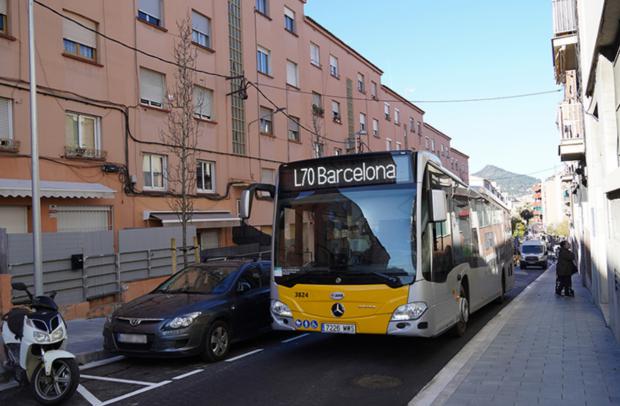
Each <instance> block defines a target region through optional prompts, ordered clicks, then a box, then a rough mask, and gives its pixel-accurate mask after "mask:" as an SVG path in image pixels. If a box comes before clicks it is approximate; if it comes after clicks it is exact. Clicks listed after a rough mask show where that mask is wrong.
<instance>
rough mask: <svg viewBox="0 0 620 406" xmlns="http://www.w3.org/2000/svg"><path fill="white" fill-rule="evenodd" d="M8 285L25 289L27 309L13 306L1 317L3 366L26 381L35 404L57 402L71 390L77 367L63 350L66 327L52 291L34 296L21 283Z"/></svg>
mask: <svg viewBox="0 0 620 406" xmlns="http://www.w3.org/2000/svg"><path fill="white" fill-rule="evenodd" d="M11 286H12V287H13V289H14V290H20V291H24V292H26V295H28V303H27V304H28V308H24V307H14V308H13V309H11V310H10V311H9V312H8V313H7V314H5V315H4V316H3V317H2V324H0V330H2V340H3V342H4V349H5V353H6V357H7V360H6V361H5V363H4V367H5V369H7V370H8V371H12V372H13V376H14V377H15V380H16V381H17V382H18V383H20V384H21V385H26V384H30V387H31V389H32V393H33V395H34V397H35V398H36V400H37V401H38V402H39V403H41V404H44V405H56V404H59V403H61V402H63V401H65V400H67V399H68V398H70V397H71V396H72V395H73V393H74V392H75V390H76V388H77V386H78V383H79V381H80V370H79V368H78V365H77V362H76V360H75V356H74V355H73V354H71V353H70V352H67V351H65V350H64V348H65V346H66V341H67V327H66V325H65V322H64V320H63V318H62V315H61V314H60V312H59V311H58V305H56V303H55V302H54V297H55V296H56V293H52V294H50V295H49V296H36V297H35V296H33V295H32V293H30V291H29V290H28V288H27V287H26V285H25V284H23V283H21V282H13V283H12V284H11Z"/></svg>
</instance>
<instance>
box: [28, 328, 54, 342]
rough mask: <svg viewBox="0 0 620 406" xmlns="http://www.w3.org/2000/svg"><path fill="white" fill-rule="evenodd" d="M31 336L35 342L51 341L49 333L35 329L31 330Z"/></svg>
mask: <svg viewBox="0 0 620 406" xmlns="http://www.w3.org/2000/svg"><path fill="white" fill-rule="evenodd" d="M32 336H33V337H34V341H36V342H37V343H49V342H50V341H51V340H50V336H49V334H47V333H44V332H42V331H36V330H35V331H33V332H32Z"/></svg>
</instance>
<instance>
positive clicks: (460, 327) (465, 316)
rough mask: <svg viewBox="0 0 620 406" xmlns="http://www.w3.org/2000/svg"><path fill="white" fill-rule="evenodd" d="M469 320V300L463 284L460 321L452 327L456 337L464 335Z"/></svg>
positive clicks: (460, 298)
mask: <svg viewBox="0 0 620 406" xmlns="http://www.w3.org/2000/svg"><path fill="white" fill-rule="evenodd" d="M468 321H469V301H468V300H467V294H466V293H465V288H463V286H461V293H460V295H459V321H457V322H456V324H455V325H454V327H453V328H452V334H453V335H454V336H455V337H463V336H464V335H465V332H466V331H467V322H468Z"/></svg>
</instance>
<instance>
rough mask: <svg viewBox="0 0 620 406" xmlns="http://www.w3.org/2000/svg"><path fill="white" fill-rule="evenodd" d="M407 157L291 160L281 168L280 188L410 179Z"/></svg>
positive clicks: (299, 188) (300, 188)
mask: <svg viewBox="0 0 620 406" xmlns="http://www.w3.org/2000/svg"><path fill="white" fill-rule="evenodd" d="M394 158H396V159H394ZM398 158H405V159H404V160H402V159H398ZM408 158H409V157H408V156H407V155H402V156H397V157H393V156H392V155H391V154H381V155H371V156H365V157H355V158H349V157H344V156H341V157H339V158H331V159H324V160H323V159H321V160H316V161H305V162H299V163H292V164H289V165H286V166H283V167H282V168H281V169H280V188H281V189H283V190H291V191H297V190H312V189H323V188H331V187H349V186H366V185H379V184H392V183H397V182H399V181H403V180H409V178H410V176H407V174H408V173H409V172H410V166H409V165H408V164H409V162H410V161H409V159H408ZM405 163H406V164H405ZM399 165H402V166H403V167H405V168H407V169H405V168H401V167H399ZM403 177H405V178H406V179H403Z"/></svg>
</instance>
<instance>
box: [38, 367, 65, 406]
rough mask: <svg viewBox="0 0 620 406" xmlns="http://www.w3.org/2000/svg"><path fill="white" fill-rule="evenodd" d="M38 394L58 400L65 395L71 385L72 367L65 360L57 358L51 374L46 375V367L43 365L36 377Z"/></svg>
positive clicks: (44, 397) (47, 398) (48, 398)
mask: <svg viewBox="0 0 620 406" xmlns="http://www.w3.org/2000/svg"><path fill="white" fill-rule="evenodd" d="M34 386H35V389H36V391H37V394H38V395H39V396H41V397H42V398H43V399H46V400H56V399H58V398H60V397H61V396H62V395H64V394H65V393H66V392H67V390H68V389H69V386H71V369H70V368H69V366H68V365H67V363H66V362H65V361H63V360H57V361H55V362H54V364H53V365H52V370H51V373H50V375H49V376H47V375H45V368H43V367H41V368H40V369H39V371H38V373H37V376H36V377H35V385H34Z"/></svg>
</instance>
